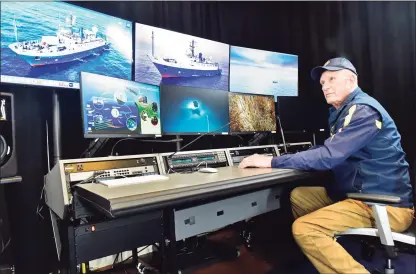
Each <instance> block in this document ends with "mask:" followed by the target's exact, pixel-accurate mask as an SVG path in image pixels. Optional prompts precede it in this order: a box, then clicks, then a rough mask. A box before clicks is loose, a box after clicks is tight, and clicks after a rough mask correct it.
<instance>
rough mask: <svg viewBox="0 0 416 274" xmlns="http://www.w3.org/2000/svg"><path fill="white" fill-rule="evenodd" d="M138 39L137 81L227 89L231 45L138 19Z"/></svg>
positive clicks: (136, 53)
mask: <svg viewBox="0 0 416 274" xmlns="http://www.w3.org/2000/svg"><path fill="white" fill-rule="evenodd" d="M135 42H136V48H135V56H136V57H135V59H136V63H135V77H134V80H135V81H138V82H143V83H148V84H152V85H160V84H167V85H178V86H190V87H198V88H210V89H218V90H228V77H229V45H227V44H223V43H219V42H216V41H211V40H207V39H203V38H199V37H194V36H190V35H186V34H182V33H178V32H173V31H170V30H165V29H160V28H155V27H152V26H147V25H143V24H137V23H136V41H135Z"/></svg>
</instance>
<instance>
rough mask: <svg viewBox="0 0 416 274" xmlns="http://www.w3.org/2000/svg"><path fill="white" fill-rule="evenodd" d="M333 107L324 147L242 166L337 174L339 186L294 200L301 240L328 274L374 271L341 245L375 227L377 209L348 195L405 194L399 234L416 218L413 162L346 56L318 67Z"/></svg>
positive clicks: (306, 191)
mask: <svg viewBox="0 0 416 274" xmlns="http://www.w3.org/2000/svg"><path fill="white" fill-rule="evenodd" d="M311 75H312V79H313V80H315V81H316V80H319V81H320V84H321V85H322V90H323V93H324V96H325V99H326V101H327V103H328V104H330V105H332V107H331V108H330V116H329V127H330V133H331V136H330V137H329V138H328V139H327V140H325V143H324V145H322V146H318V147H313V148H311V149H310V150H307V151H303V152H300V153H297V154H292V155H283V156H279V157H268V156H262V155H252V156H250V157H247V158H245V159H244V160H243V161H242V162H241V163H240V168H246V167H273V168H293V169H299V170H330V169H331V170H332V171H333V173H334V175H335V179H336V181H335V182H333V183H331V184H330V185H327V186H326V187H325V188H323V187H298V188H295V189H294V190H293V191H292V193H291V195H290V199H291V204H292V212H293V215H294V217H295V219H296V220H295V222H294V223H293V226H292V231H293V235H294V238H295V240H296V242H297V243H298V245H299V246H300V248H301V249H302V251H303V252H304V253H305V255H306V256H307V257H308V259H309V260H310V261H311V262H312V263H313V265H314V266H315V268H316V269H317V270H318V271H319V272H320V273H348V274H351V273H360V274H363V273H369V271H368V270H366V269H365V268H364V266H362V265H361V264H359V263H358V262H357V261H355V260H354V259H353V258H352V257H351V255H349V254H348V253H347V252H346V250H345V249H344V248H343V247H342V246H341V245H340V244H339V243H337V242H336V240H335V239H334V235H335V234H337V233H341V232H344V231H346V230H348V229H350V228H364V227H374V226H375V221H374V214H373V211H372V209H371V207H370V206H368V205H367V204H365V203H363V202H361V201H358V200H353V199H347V197H346V193H366V194H383V195H392V196H398V197H400V198H401V202H400V203H398V204H394V205H393V206H388V207H387V212H388V217H389V220H390V226H391V229H392V231H394V232H403V231H405V230H406V229H407V228H408V227H409V226H410V225H411V223H412V221H413V215H414V209H413V197H412V186H411V184H410V176H409V165H408V163H407V162H406V160H405V153H404V152H403V149H402V147H401V144H400V140H401V137H400V134H399V133H398V131H397V128H396V125H395V123H394V121H393V119H392V118H391V117H390V115H389V114H388V113H387V111H386V110H385V109H384V108H383V107H382V106H381V105H380V104H379V103H378V102H377V101H376V100H375V99H374V98H372V97H370V96H369V95H368V94H366V93H364V92H363V91H362V90H361V89H360V88H359V87H358V80H357V72H356V69H355V68H354V66H353V65H352V64H351V62H350V61H349V60H347V59H346V58H334V59H331V60H329V61H328V62H326V64H325V65H324V66H320V67H316V68H314V69H313V70H312V73H311Z"/></svg>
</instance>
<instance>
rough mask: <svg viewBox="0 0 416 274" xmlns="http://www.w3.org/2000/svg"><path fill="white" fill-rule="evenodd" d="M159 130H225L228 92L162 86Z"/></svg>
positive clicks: (191, 131) (165, 131) (175, 131)
mask: <svg viewBox="0 0 416 274" xmlns="http://www.w3.org/2000/svg"><path fill="white" fill-rule="evenodd" d="M161 103H162V106H161V109H162V131H163V132H164V133H206V132H211V131H215V130H217V129H219V128H221V127H223V126H224V127H223V128H221V129H220V130H218V132H216V134H221V133H222V132H227V133H228V129H229V127H228V126H225V125H227V123H228V122H229V118H228V117H229V115H228V91H226V90H208V89H194V88H192V87H186V88H184V87H179V88H178V87H176V88H175V86H171V87H169V88H162V90H161Z"/></svg>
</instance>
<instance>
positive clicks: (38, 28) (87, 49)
mask: <svg viewBox="0 0 416 274" xmlns="http://www.w3.org/2000/svg"><path fill="white" fill-rule="evenodd" d="M1 33H2V35H1V80H2V82H10V83H20V84H32V85H41V86H54V87H68V88H79V73H80V72H81V71H86V72H91V73H99V74H102V75H107V76H111V77H117V78H122V79H128V80H130V79H131V76H132V75H131V74H132V63H133V62H132V61H133V60H132V52H133V46H132V44H133V43H132V42H133V41H132V39H133V38H132V35H133V33H132V22H129V21H125V20H123V19H119V18H116V17H112V16H109V15H105V14H102V13H98V12H95V11H91V10H88V9H84V8H81V7H78V6H75V5H71V4H68V3H63V2H5V3H2V10H1Z"/></svg>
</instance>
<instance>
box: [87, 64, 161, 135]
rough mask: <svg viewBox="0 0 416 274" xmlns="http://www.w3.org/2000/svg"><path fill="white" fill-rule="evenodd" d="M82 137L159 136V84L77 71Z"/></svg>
mask: <svg viewBox="0 0 416 274" xmlns="http://www.w3.org/2000/svg"><path fill="white" fill-rule="evenodd" d="M81 101H82V111H83V122H84V135H85V137H91V138H96V137H137V136H140V135H160V134H161V121H160V97H159V87H158V86H154V85H149V84H143V83H138V82H133V81H128V80H123V79H117V78H112V77H108V76H103V75H98V74H92V73H86V72H82V73H81Z"/></svg>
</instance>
